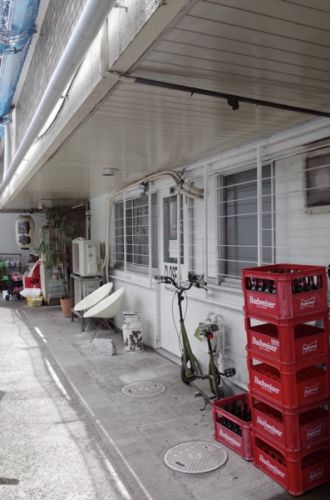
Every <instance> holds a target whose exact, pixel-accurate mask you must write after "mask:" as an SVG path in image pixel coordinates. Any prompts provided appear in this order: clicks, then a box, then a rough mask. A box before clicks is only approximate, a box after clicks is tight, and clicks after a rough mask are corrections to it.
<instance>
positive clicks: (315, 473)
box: [309, 466, 324, 483]
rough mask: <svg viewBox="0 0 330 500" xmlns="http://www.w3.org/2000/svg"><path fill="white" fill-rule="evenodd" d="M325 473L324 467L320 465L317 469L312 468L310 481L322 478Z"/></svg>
mask: <svg viewBox="0 0 330 500" xmlns="http://www.w3.org/2000/svg"><path fill="white" fill-rule="evenodd" d="M323 474H324V467H322V466H321V467H319V468H318V469H316V470H312V471H311V472H310V474H309V482H310V483H311V482H312V481H316V480H317V479H321V478H322V477H323Z"/></svg>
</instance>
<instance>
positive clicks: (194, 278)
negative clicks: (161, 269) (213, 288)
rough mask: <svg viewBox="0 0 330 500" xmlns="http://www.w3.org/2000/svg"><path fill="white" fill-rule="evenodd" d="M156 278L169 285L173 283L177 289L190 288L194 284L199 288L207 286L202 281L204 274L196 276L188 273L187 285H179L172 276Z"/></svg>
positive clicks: (159, 281)
mask: <svg viewBox="0 0 330 500" xmlns="http://www.w3.org/2000/svg"><path fill="white" fill-rule="evenodd" d="M155 279H156V280H157V281H158V283H159V284H160V283H165V284H167V285H173V286H174V287H175V288H176V289H177V290H190V288H191V287H192V286H196V287H197V288H204V289H205V288H206V283H205V282H202V279H203V276H198V277H197V276H196V275H191V274H190V273H189V274H188V283H187V284H186V285H179V284H178V283H177V282H176V281H175V280H174V278H171V276H162V275H160V276H155Z"/></svg>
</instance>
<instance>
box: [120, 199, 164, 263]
mask: <svg viewBox="0 0 330 500" xmlns="http://www.w3.org/2000/svg"><path fill="white" fill-rule="evenodd" d="M149 196H151V198H150V201H151V202H150V214H151V215H150V217H149ZM113 214H114V224H113V242H114V245H113V252H112V267H113V268H115V269H126V270H129V271H134V272H140V273H147V272H148V271H149V267H150V266H152V267H153V268H157V267H158V246H157V217H158V216H157V194H156V193H153V194H151V195H142V196H139V197H137V198H132V199H128V200H125V201H118V202H116V203H115V204H114V211H113ZM149 223H150V224H151V241H152V252H151V255H150V249H149Z"/></svg>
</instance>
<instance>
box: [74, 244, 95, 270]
mask: <svg viewBox="0 0 330 500" xmlns="http://www.w3.org/2000/svg"><path fill="white" fill-rule="evenodd" d="M72 270H73V273H74V274H78V275H79V276H97V275H98V274H99V273H100V243H99V242H97V241H91V240H85V239H84V238H76V239H74V240H72Z"/></svg>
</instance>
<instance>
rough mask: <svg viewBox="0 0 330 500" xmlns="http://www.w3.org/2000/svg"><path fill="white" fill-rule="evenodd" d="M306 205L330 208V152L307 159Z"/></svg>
mask: <svg viewBox="0 0 330 500" xmlns="http://www.w3.org/2000/svg"><path fill="white" fill-rule="evenodd" d="M305 174H306V206H307V207H308V208H313V207H325V206H329V209H330V154H329V153H328V154H322V155H320V154H318V155H317V156H312V157H309V158H307V159H306V171H305Z"/></svg>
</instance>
